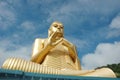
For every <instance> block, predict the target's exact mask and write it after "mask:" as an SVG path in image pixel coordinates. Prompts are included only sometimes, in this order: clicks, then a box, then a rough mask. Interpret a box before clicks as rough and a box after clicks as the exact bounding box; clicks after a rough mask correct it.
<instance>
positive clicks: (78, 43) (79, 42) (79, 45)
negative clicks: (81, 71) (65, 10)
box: [65, 36, 88, 50]
mask: <svg viewBox="0 0 120 80" xmlns="http://www.w3.org/2000/svg"><path fill="white" fill-rule="evenodd" d="M65 38H66V39H67V40H68V41H70V42H71V43H73V44H74V45H75V46H76V47H77V49H79V50H81V49H84V48H85V47H87V46H88V43H87V42H86V41H85V40H80V39H77V38H74V37H70V36H66V37H65Z"/></svg>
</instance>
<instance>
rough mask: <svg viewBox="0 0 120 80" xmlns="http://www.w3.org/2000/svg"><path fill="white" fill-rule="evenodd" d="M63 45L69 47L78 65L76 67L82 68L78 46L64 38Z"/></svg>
mask: <svg viewBox="0 0 120 80" xmlns="http://www.w3.org/2000/svg"><path fill="white" fill-rule="evenodd" d="M63 45H65V46H67V47H68V51H69V54H70V56H71V58H72V59H73V61H74V63H75V65H76V69H78V70H80V69H81V67H80V61H79V59H78V56H77V51H76V47H75V46H74V45H73V44H72V43H70V42H69V41H67V40H66V39H64V40H63Z"/></svg>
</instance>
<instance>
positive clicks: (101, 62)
mask: <svg viewBox="0 0 120 80" xmlns="http://www.w3.org/2000/svg"><path fill="white" fill-rule="evenodd" d="M119 62H120V42H114V43H113V44H112V43H101V44H99V45H98V46H97V47H96V50H95V52H94V53H88V54H86V55H85V56H83V58H82V64H83V69H93V68H96V67H100V66H105V65H107V64H113V63H119Z"/></svg>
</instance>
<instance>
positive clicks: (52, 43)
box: [47, 31, 63, 47]
mask: <svg viewBox="0 0 120 80" xmlns="http://www.w3.org/2000/svg"><path fill="white" fill-rule="evenodd" d="M58 34H59V33H58V32H57V31H56V32H53V33H52V35H51V36H50V37H49V38H48V41H47V42H48V45H49V46H51V47H55V46H56V45H58V44H59V43H61V42H62V41H63V38H62V37H61V38H60V37H59V36H58Z"/></svg>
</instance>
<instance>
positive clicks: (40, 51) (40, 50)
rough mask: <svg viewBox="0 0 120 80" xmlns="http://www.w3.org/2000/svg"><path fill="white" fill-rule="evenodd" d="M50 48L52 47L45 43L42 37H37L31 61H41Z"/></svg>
mask: <svg viewBox="0 0 120 80" xmlns="http://www.w3.org/2000/svg"><path fill="white" fill-rule="evenodd" d="M50 49H51V47H50V46H49V45H47V44H46V45H45V44H44V42H42V40H41V39H36V40H35V43H34V47H33V54H32V58H31V61H32V62H37V63H41V62H42V61H43V59H44V57H45V56H46V55H47V53H48V51H50Z"/></svg>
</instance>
